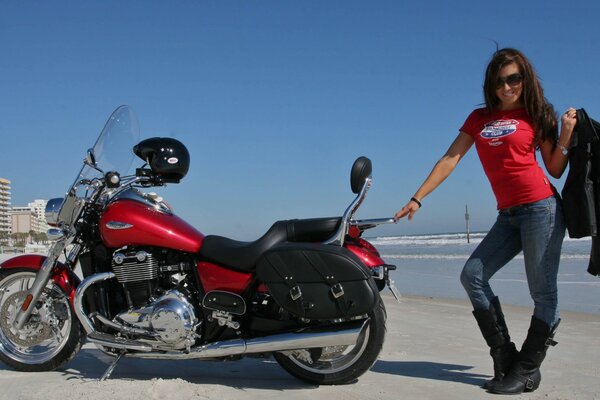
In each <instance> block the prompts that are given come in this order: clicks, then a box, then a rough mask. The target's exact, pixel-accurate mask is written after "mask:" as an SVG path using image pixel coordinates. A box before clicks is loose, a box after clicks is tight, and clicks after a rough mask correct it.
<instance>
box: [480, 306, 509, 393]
mask: <svg viewBox="0 0 600 400" xmlns="http://www.w3.org/2000/svg"><path fill="white" fill-rule="evenodd" d="M473 316H474V317H475V319H476V320H477V325H479V329H480V330H481V334H482V335H483V338H484V339H485V341H486V343H487V344H488V346H490V355H491V356H492V360H493V361H494V378H493V379H492V380H490V381H487V382H486V383H485V384H484V385H483V388H484V389H489V387H490V385H492V384H494V383H496V382H500V381H502V379H503V378H504V376H505V375H506V374H507V373H508V370H509V369H510V366H511V365H512V364H513V362H514V360H515V358H516V355H517V349H516V347H515V344H514V343H513V342H511V341H510V335H509V334H508V327H507V326H506V321H505V320H504V314H503V313H502V308H501V307H500V301H499V300H498V297H494V299H493V300H492V302H491V304H490V308H489V309H488V310H475V311H473Z"/></svg>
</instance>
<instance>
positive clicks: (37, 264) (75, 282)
mask: <svg viewBox="0 0 600 400" xmlns="http://www.w3.org/2000/svg"><path fill="white" fill-rule="evenodd" d="M46 258H47V257H46V256H40V255H36V254H28V255H23V256H17V257H13V258H11V259H8V260H6V261H4V262H3V263H2V264H0V271H2V270H9V269H17V268H20V269H27V270H30V271H33V272H38V271H39V270H40V268H42V264H44V261H45V260H46ZM52 280H53V281H54V283H56V284H57V285H58V287H60V288H61V289H62V291H63V292H64V293H65V294H66V295H67V296H69V299H70V301H71V304H72V303H73V298H74V296H75V290H76V289H77V286H79V283H81V281H80V279H79V277H78V276H77V275H75V273H74V272H73V271H72V270H71V269H70V268H68V267H67V266H66V265H64V264H63V263H61V262H57V263H56V266H55V267H54V270H53V271H52Z"/></svg>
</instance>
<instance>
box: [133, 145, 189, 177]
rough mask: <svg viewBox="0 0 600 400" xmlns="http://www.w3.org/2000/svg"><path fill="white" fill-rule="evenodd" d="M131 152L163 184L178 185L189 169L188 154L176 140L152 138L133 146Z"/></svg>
mask: <svg viewBox="0 0 600 400" xmlns="http://www.w3.org/2000/svg"><path fill="white" fill-rule="evenodd" d="M133 152H134V153H135V154H136V155H137V156H138V157H140V158H141V159H142V160H144V161H145V162H147V163H148V165H150V168H151V169H152V172H153V173H155V174H156V175H158V176H160V177H161V178H162V179H163V180H164V181H165V182H171V183H179V181H180V180H181V179H182V178H183V177H184V176H185V175H186V174H187V172H188V169H189V167H190V153H189V152H188V150H187V148H186V147H185V146H184V144H183V143H181V142H180V141H179V140H177V139H172V138H161V137H154V138H150V139H146V140H142V141H141V142H139V143H138V144H136V145H135V146H133Z"/></svg>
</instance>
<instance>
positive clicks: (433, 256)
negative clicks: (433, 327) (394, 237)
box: [381, 253, 590, 261]
mask: <svg viewBox="0 0 600 400" xmlns="http://www.w3.org/2000/svg"><path fill="white" fill-rule="evenodd" d="M469 256H470V254H427V253H423V254H382V255H381V258H383V259H388V258H389V259H396V260H465V261H466V260H468V259H469ZM589 258H590V256H589V254H562V255H561V256H560V259H561V260H589ZM514 259H516V260H522V259H523V254H519V255H517V256H516V257H515V258H514Z"/></svg>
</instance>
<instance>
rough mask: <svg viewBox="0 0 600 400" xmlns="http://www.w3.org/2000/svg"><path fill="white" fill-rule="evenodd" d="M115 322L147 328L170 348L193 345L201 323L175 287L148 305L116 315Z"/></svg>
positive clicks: (146, 329)
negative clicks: (196, 329) (196, 331)
mask: <svg viewBox="0 0 600 400" xmlns="http://www.w3.org/2000/svg"><path fill="white" fill-rule="evenodd" d="M114 320H115V322H117V323H119V324H122V325H124V326H126V327H132V328H136V332H138V333H139V332H140V331H145V332H147V334H148V336H152V337H153V338H154V339H155V340H158V341H159V342H161V343H162V344H164V345H166V347H167V348H169V349H184V348H189V347H190V346H191V345H192V344H193V343H194V341H195V339H196V334H195V328H196V326H197V325H198V319H197V318H196V315H195V312H194V307H193V306H192V305H191V304H190V303H189V301H188V300H187V299H186V298H185V296H184V295H183V294H181V293H180V292H178V291H177V290H171V291H169V292H167V293H166V294H165V295H163V296H161V297H159V298H158V299H157V300H155V301H153V302H152V303H150V304H148V305H147V306H145V307H142V308H138V309H132V310H129V311H127V312H124V313H121V314H119V315H117V316H116V317H115V319H114Z"/></svg>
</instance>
